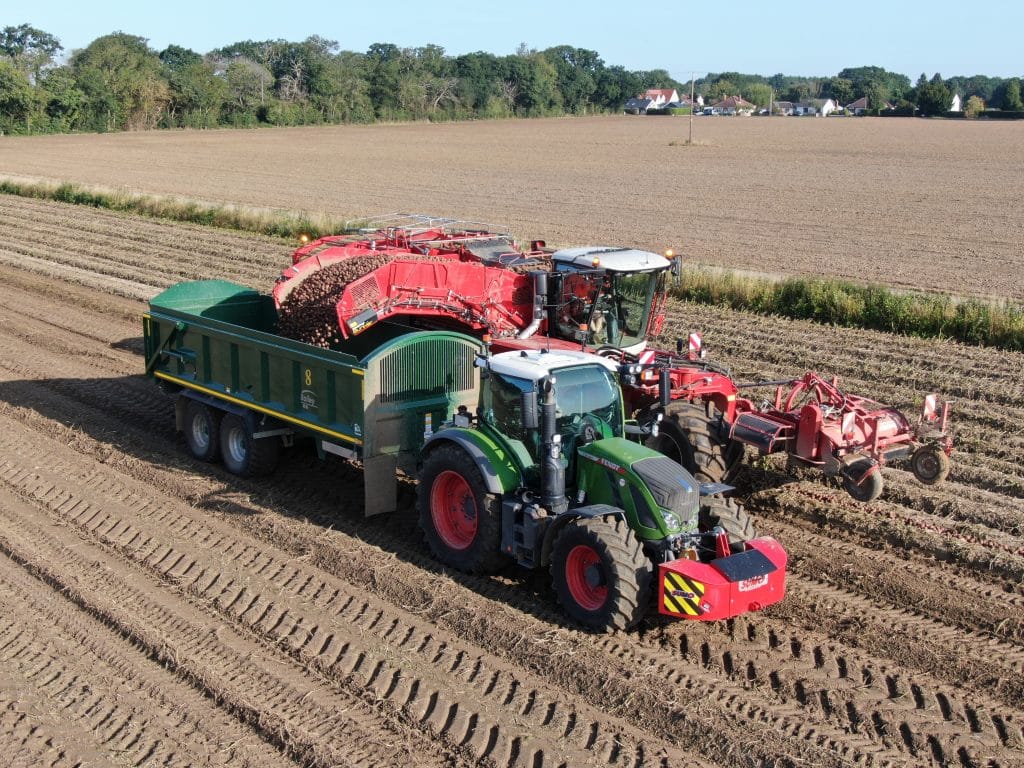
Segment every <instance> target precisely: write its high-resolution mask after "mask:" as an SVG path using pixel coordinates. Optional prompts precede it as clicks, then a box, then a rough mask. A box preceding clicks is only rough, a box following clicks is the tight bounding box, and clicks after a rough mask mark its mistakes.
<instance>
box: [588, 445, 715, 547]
mask: <svg viewBox="0 0 1024 768" xmlns="http://www.w3.org/2000/svg"><path fill="white" fill-rule="evenodd" d="M577 456H578V458H579V462H578V465H577V470H576V471H577V477H578V482H577V487H578V488H582V489H585V490H586V492H587V499H588V503H591V504H593V503H605V504H611V505H613V506H616V507H618V508H620V509H623V510H625V511H626V514H627V515H630V516H635V517H636V522H637V524H638V525H637V527H635V528H634V530H636V531H638V533H640V536H641V538H643V539H646V540H651V541H660V540H662V539H664V538H666V537H668V536H674V535H676V534H679V533H693V532H696V531H697V522H698V521H697V518H698V511H699V507H700V485H699V484H698V483H697V481H695V480H694V479H693V477H692V476H691V475H690V474H689V473H687V472H686V470H685V469H683V468H682V467H681V466H679V465H678V464H676V463H675V462H674V461H672V460H671V459H669V458H668V457H667V456H663V455H662V454H660V453H658V452H656V451H653V450H651V449H650V448H647V447H645V446H642V445H639V444H637V443H634V442H632V441H630V440H626V439H624V438H618V437H613V438H608V439H605V440H598V441H596V442H593V443H590V444H588V445H585V446H582V447H580V448H579V449H578V450H577Z"/></svg>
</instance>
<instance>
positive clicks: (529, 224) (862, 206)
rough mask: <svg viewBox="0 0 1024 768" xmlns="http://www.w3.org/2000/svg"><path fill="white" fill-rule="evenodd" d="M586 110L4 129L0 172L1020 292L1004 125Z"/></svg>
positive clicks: (718, 260)
mask: <svg viewBox="0 0 1024 768" xmlns="http://www.w3.org/2000/svg"><path fill="white" fill-rule="evenodd" d="M687 122H688V121H686V120H682V119H672V118H656V117H630V116H624V115H623V116H612V117H594V118H579V119H561V120H559V119H552V120H529V121H490V122H478V123H458V124H445V125H429V124H425V125H373V126H336V127H328V128H295V129H273V130H255V131H200V132H166V131H153V132H147V133H134V134H110V135H101V136H36V137H5V138H3V139H2V141H0V174H17V175H23V176H30V177H41V178H47V179H57V180H70V181H74V182H79V183H86V184H99V185H106V186H108V187H115V188H120V187H124V188H128V189H130V190H135V191H139V192H147V193H164V194H171V195H180V196H187V197H193V198H202V199H206V200H211V201H216V202H226V203H239V204H245V205H252V206H261V207H262V206H271V207H278V208H284V209H288V210H304V211H309V212H312V213H321V212H323V213H327V214H330V215H333V216H339V217H347V216H365V215H370V214H380V213H386V212H389V211H396V210H404V211H409V212H416V213H431V214H437V215H444V216H455V217H458V218H463V219H475V220H479V221H490V222H494V223H496V224H499V225H505V226H508V227H510V228H511V230H512V231H513V232H514V233H515V234H517V235H519V236H520V237H522V238H524V239H528V238H538V237H539V238H543V239H546V240H547V241H548V242H549V243H551V244H560V245H579V244H582V243H593V244H602V245H603V244H608V243H613V244H620V243H621V244H623V245H629V246H641V247H646V248H650V249H654V250H661V249H663V248H665V247H675V248H677V249H679V250H680V251H681V252H682V253H684V254H685V255H686V257H687V258H688V259H689V260H690V261H692V262H694V263H700V264H708V265H717V266H721V267H728V268H732V269H740V270H751V271H756V272H759V273H770V274H778V275H803V276H808V275H811V276H813V275H826V276H832V277H840V278H850V279H854V280H863V281H868V282H874V283H881V284H885V285H890V286H895V287H899V288H915V289H923V290H934V291H945V292H951V293H955V294H961V295H968V296H973V297H981V298H989V297H992V298H1009V299H1013V300H1015V301H1017V302H1019V301H1021V300H1022V299H1024V283H1022V281H1021V280H1019V279H1018V277H1019V275H1020V274H1021V272H1022V271H1024V218H1022V217H1021V216H1020V211H1019V204H1018V201H1019V200H1020V199H1022V198H1024V131H1021V130H1020V126H1019V125H1017V124H1014V123H1012V122H1008V123H1003V122H986V121H948V120H908V119H884V118H846V119H840V118H829V119H811V118H806V119H799V118H772V119H758V118H754V119H746V120H745V119H741V118H736V119H727V118H711V117H707V118H705V117H700V118H697V119H696V120H695V121H694V123H695V133H694V139H695V142H696V146H685V139H686V137H687V130H688V127H687Z"/></svg>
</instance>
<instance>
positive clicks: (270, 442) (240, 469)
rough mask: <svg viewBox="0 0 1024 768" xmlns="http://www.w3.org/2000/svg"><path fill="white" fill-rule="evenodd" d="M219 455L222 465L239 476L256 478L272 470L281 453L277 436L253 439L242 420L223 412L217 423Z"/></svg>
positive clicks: (239, 417)
mask: <svg viewBox="0 0 1024 768" xmlns="http://www.w3.org/2000/svg"><path fill="white" fill-rule="evenodd" d="M220 455H221V459H222V460H223V461H224V468H225V469H227V470H228V472H231V473H233V474H236V475H241V476H242V477H258V476H260V475H267V474H270V473H271V472H273V471H274V468H275V467H276V466H277V460H278V459H279V458H280V456H281V441H280V440H279V439H278V438H276V437H261V438H258V439H257V438H254V437H253V436H252V432H251V431H250V430H249V425H248V424H246V421H245V419H243V418H242V417H241V416H237V415H236V414H234V413H226V414H224V418H223V419H221V422H220Z"/></svg>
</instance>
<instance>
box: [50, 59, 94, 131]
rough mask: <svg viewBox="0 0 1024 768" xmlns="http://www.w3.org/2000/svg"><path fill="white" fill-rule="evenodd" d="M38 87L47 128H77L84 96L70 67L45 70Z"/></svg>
mask: <svg viewBox="0 0 1024 768" xmlns="http://www.w3.org/2000/svg"><path fill="white" fill-rule="evenodd" d="M39 87H40V89H41V91H40V96H41V99H42V102H43V112H44V113H45V115H46V117H47V119H48V120H49V123H50V126H49V129H50V130H53V131H71V130H74V129H75V128H77V127H78V125H79V121H80V119H81V116H82V108H83V107H84V105H85V100H86V98H85V94H84V93H83V92H82V89H81V88H79V87H78V84H77V83H76V82H75V76H74V74H73V73H72V72H71V69H70V67H66V66H64V67H55V68H53V69H48V70H46V71H45V72H43V74H42V76H41V78H40V80H39Z"/></svg>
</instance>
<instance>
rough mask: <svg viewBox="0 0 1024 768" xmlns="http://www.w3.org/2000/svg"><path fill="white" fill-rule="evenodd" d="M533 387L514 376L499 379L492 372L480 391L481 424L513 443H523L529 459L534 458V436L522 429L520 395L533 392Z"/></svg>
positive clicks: (530, 383)
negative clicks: (481, 395) (481, 391)
mask: <svg viewBox="0 0 1024 768" xmlns="http://www.w3.org/2000/svg"><path fill="white" fill-rule="evenodd" d="M533 389H534V383H533V382H532V381H529V380H527V379H520V378H517V377H515V376H502V375H501V374H500V373H495V372H493V371H492V372H491V373H490V375H489V376H488V377H487V379H486V383H485V386H484V387H483V400H482V404H483V414H482V418H483V420H484V422H486V423H487V424H489V425H491V426H492V427H494V429H496V430H497V431H498V432H500V433H501V434H503V435H506V436H507V437H509V438H510V439H512V440H519V441H520V442H522V443H523V444H524V445H525V446H526V448H527V450H528V451H529V452H530V454H531V456H533V457H534V458H536V452H535V450H534V446H533V442H534V437H535V435H530V434H528V431H527V430H526V429H524V428H523V393H524V392H532V391H533Z"/></svg>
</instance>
